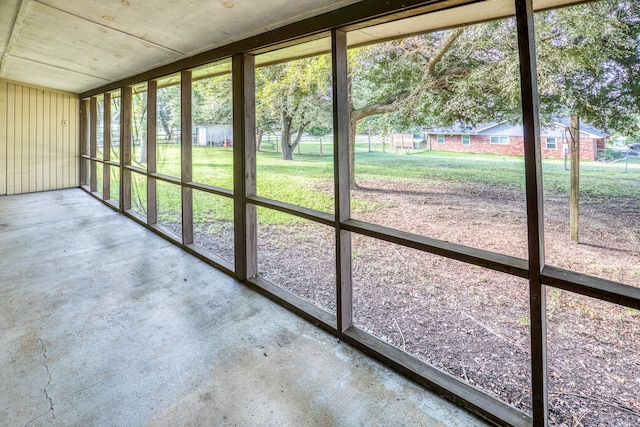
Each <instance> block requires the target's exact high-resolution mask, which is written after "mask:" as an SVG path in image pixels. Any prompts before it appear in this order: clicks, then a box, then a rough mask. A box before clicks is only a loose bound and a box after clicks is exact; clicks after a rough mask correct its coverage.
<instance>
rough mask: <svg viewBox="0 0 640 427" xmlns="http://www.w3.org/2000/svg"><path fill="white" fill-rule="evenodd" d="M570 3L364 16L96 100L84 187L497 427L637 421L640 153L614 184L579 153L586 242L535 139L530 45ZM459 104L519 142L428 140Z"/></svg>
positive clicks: (537, 111) (131, 84)
mask: <svg viewBox="0 0 640 427" xmlns="http://www.w3.org/2000/svg"><path fill="white" fill-rule="evenodd" d="M534 6H536V7H537V8H539V9H546V7H548V6H551V4H549V5H546V4H537V5H536V4H534ZM580 7H582V6H571V7H570V8H569V9H567V10H566V11H565V12H557V11H556V10H551V11H540V12H536V13H535V14H534V12H533V8H532V4H531V2H527V1H520V0H518V1H516V2H514V3H510V2H504V1H486V2H479V3H477V4H470V5H462V6H459V7H455V8H452V7H450V5H448V6H447V8H444V7H443V6H439V5H438V3H436V4H431V5H424V4H421V5H420V8H417V9H415V10H410V11H403V12H402V13H399V12H400V11H398V10H393V11H388V10H387V11H384V13H382V12H380V11H379V12H380V13H381V14H382V15H385V17H384V18H380V19H376V20H375V21H373V20H370V21H368V20H367V19H365V18H373V17H374V12H375V11H371V12H362V11H361V12H360V16H358V17H348V18H345V19H352V21H349V22H345V23H343V24H341V25H339V26H336V23H335V22H334V21H329V20H323V19H317V20H315V21H313V22H314V23H315V24H316V27H314V29H313V30H312V29H308V30H309V31H312V33H310V34H307V33H306V32H305V30H304V29H301V28H298V27H296V28H293V29H290V31H291V32H294V33H295V35H296V37H297V38H299V40H298V41H296V37H291V34H289V33H287V32H286V31H282V32H279V33H278V32H275V33H273V34H271V35H270V37H272V39H269V40H270V42H266V41H265V44H264V45H261V46H255V47H254V48H252V49H243V48H241V45H240V47H238V46H234V45H231V46H229V47H227V48H224V49H220V50H216V51H212V52H211V53H209V54H208V55H205V56H203V57H194V58H191V59H190V60H189V61H186V62H182V63H177V64H174V65H173V66H172V67H169V69H167V68H163V69H160V70H158V71H157V72H155V74H154V72H152V73H148V74H146V75H145V76H140V77H145V78H144V79H142V78H140V79H138V80H137V79H136V78H132V79H129V80H127V81H125V82H121V85H120V86H118V84H115V85H110V86H108V87H105V88H102V89H99V90H96V91H92V92H89V93H86V94H83V99H82V101H81V123H82V125H81V150H82V151H81V152H82V153H83V154H82V156H81V161H82V165H83V168H82V176H81V182H82V184H83V188H85V189H86V190H87V191H88V192H90V193H91V194H93V195H94V196H96V197H98V198H100V199H101V200H103V201H104V202H105V203H107V204H109V205H110V206H112V207H113V208H114V209H118V210H120V211H121V212H122V213H124V214H125V215H127V216H129V217H130V218H131V219H133V220H135V221H138V222H139V223H141V224H143V225H145V226H147V227H149V228H150V229H152V230H154V231H155V232H157V233H159V234H161V235H163V236H164V237H165V238H167V239H169V240H171V241H173V242H174V243H176V244H178V245H180V246H181V247H183V248H184V249H185V250H187V251H188V252H190V253H192V254H194V255H196V256H198V257H200V258H202V259H204V260H206V261H207V262H209V263H210V264H211V265H212V266H214V267H216V268H219V269H222V270H223V271H225V272H227V273H229V274H231V275H233V276H234V277H236V278H237V279H239V280H241V281H244V282H245V283H247V284H248V285H250V286H252V287H253V288H255V289H256V290H258V291H259V292H262V293H265V294H267V295H268V296H270V297H271V298H273V299H275V300H276V301H278V302H280V303H281V304H283V305H285V306H286V307H288V308H289V309H291V310H293V311H294V312H296V313H298V314H299V315H301V316H303V317H305V318H307V319H309V320H310V321H312V322H313V323H315V324H317V325H318V326H319V327H321V328H323V329H326V330H327V331H330V332H331V333H333V334H335V335H336V336H337V337H339V338H340V339H341V340H343V341H345V342H347V343H350V344H352V345H354V346H356V347H358V348H361V349H363V350H364V351H365V352H367V353H369V354H371V355H373V356H374V357H376V358H378V359H380V360H382V361H383V362H385V363H387V364H389V365H391V366H392V367H393V368H395V369H397V370H399V371H401V372H402V373H404V374H406V375H407V376H409V377H411V378H413V379H415V380H416V381H418V382H420V383H421V384H423V385H425V386H426V387H428V388H432V389H435V390H436V391H438V392H440V393H442V394H444V395H445V396H447V397H449V398H451V399H453V400H454V401H456V402H458V403H460V404H461V405H463V406H465V407H466V408H468V409H470V410H472V411H474V412H476V413H478V414H480V415H481V416H483V417H485V418H487V419H489V420H491V421H493V422H495V423H497V424H505V425H532V424H533V425H569V423H572V422H575V420H576V419H577V418H576V417H578V418H579V420H580V421H579V422H583V423H584V424H585V425H598V423H601V422H603V420H605V422H608V420H618V421H617V422H619V423H620V424H619V425H630V424H633V423H636V422H639V421H640V406H639V405H640V403H639V402H638V401H637V400H636V399H637V396H638V392H639V390H640V389H639V388H640V377H638V372H640V355H638V351H637V348H638V344H640V342H639V340H640V338H639V336H640V317H639V316H638V311H637V310H638V309H640V292H639V289H638V286H640V270H639V269H638V268H639V267H638V266H637V263H636V265H631V264H632V263H631V264H630V265H628V266H627V267H622V266H621V265H620V264H617V263H615V262H614V261H613V260H614V259H615V258H616V257H618V258H621V257H624V259H629V260H633V259H635V260H636V261H637V259H638V256H639V254H638V244H637V240H636V241H635V243H634V240H633V239H634V238H636V239H637V236H638V234H637V232H638V231H637V230H638V228H637V222H635V223H634V218H635V219H640V218H638V214H637V212H639V211H640V204H639V200H638V199H637V197H636V196H635V195H634V192H635V193H637V191H636V190H637V189H640V169H638V167H640V164H639V165H636V164H635V163H634V159H632V163H631V169H629V168H628V164H627V172H625V173H626V175H624V178H625V186H626V187H624V188H623V187H620V188H619V189H618V190H615V189H613V190H611V189H612V188H614V185H616V184H612V183H608V181H607V182H605V181H604V176H605V175H611V174H613V175H616V174H620V173H622V172H621V170H619V169H602V168H600V169H599V166H598V165H597V164H584V165H582V166H581V168H583V169H581V170H584V171H585V172H584V175H583V184H582V185H583V187H582V188H585V189H586V190H585V191H583V194H586V195H585V196H583V199H582V202H581V203H582V205H581V206H582V208H583V209H585V210H586V211H587V212H590V214H589V219H585V220H582V223H581V224H582V225H581V227H582V229H581V230H583V236H582V240H581V241H579V242H574V241H571V239H570V232H569V229H570V225H569V217H570V214H569V205H570V202H569V199H570V197H569V192H570V191H569V186H570V183H569V180H570V177H569V173H568V172H567V173H565V172H566V171H565V169H563V168H562V167H561V165H562V164H561V163H544V162H543V161H542V159H541V155H540V152H541V147H540V144H541V143H540V141H541V129H542V128H544V124H545V123H546V122H545V114H546V111H547V109H550V108H552V107H553V106H552V105H551V101H552V100H553V99H552V97H551V96H547V95H549V94H550V93H552V89H553V88H551V87H548V86H547V82H548V81H549V80H548V79H547V77H546V76H545V75H544V74H543V73H547V72H549V70H550V69H553V68H554V66H557V64H555V63H550V62H545V61H551V59H552V56H551V55H550V54H548V52H547V51H546V50H543V49H542V47H541V48H540V49H538V50H537V49H536V38H538V39H546V37H547V36H546V35H545V34H543V32H544V31H552V30H553V28H554V27H553V26H552V21H553V20H554V19H556V20H559V21H561V20H562V19H567V18H566V16H559V17H558V16H556V15H558V14H560V15H561V14H562V13H568V14H571V13H574V14H579V13H590V12H589V10H587V11H586V12H581V11H580V10H579V9H576V8H580ZM596 7H598V6H596ZM392 12H395V13H397V14H394V13H392ZM591 12H593V11H591ZM367 13H371V15H367ZM585 16H586V15H585ZM347 24H348V25H347ZM605 30H606V29H605V28H604V27H603V28H600V29H595V30H594V31H595V32H596V33H597V32H598V31H603V32H604V31H605ZM536 31H538V32H539V33H536ZM549 37H551V36H549ZM567 37H569V36H567ZM562 40H564V39H563V38H562V37H560V38H559V39H558V40H557V46H556V48H558V49H560V47H561V46H560V44H561V42H562ZM285 41H286V43H284V44H279V43H278V42H285ZM636 48H637V46H636ZM550 58H551V59H550ZM539 69H540V71H539ZM163 71H164V73H163ZM555 72H556V73H557V74H554V76H563V75H564V74H562V73H569V71H567V70H557V68H556V71H555ZM481 73H484V74H481ZM567 75H568V74H567ZM461 76H464V79H462V78H461ZM538 81H540V85H539V84H538ZM488 105H491V108H484V109H481V108H479V106H485V107H486V106H488ZM452 118H455V120H454V119H452ZM456 120H457V122H456ZM464 120H467V122H469V123H470V122H473V121H483V120H487V121H488V120H493V121H495V122H501V121H505V122H509V123H518V124H520V126H521V129H522V136H521V137H522V139H523V144H522V145H521V146H519V147H516V148H514V150H513V153H512V154H511V155H509V156H502V155H497V156H496V155H494V156H492V155H491V154H490V153H487V154H486V155H485V154H481V155H475V154H465V153H462V154H460V153H456V155H455V156H458V155H462V156H463V157H455V156H454V155H453V154H447V153H445V154H442V152H440V151H437V152H436V151H432V150H429V149H428V145H427V139H426V138H425V134H426V133H427V130H428V129H433V128H442V127H447V126H451V125H452V123H454V122H455V123H459V122H463V121H464ZM568 129H569V128H568ZM407 134H409V136H406V135H407ZM398 135H400V136H398ZM403 135H404V136H403ZM491 137H492V138H493V136H491ZM499 137H504V136H502V135H496V136H495V138H499ZM505 138H506V137H505ZM398 140H400V141H403V142H402V143H401V144H400V145H399V144H398V143H397V141H398ZM405 140H407V141H410V144H409V143H407V144H405V142H404V141H405ZM488 140H489V139H488ZM460 141H461V142H460V143H461V144H462V143H463V140H462V139H461V140H460ZM505 141H507V140H506V139H505ZM467 143H471V144H473V143H474V142H473V141H471V142H469V141H467ZM464 156H466V157H464ZM554 161H555V160H554ZM558 162H559V161H558ZM615 167H617V166H615ZM574 168H575V166H574ZM629 171H630V172H629ZM584 180H586V181H584ZM589 180H593V184H590V181H589ZM585 182H586V184H585ZM585 185H587V187H584V186H585ZM591 185H592V186H591ZM543 187H544V191H543ZM615 188H618V187H615ZM614 202H615V203H618V204H619V206H620V209H619V210H617V211H615V210H611V211H608V210H606V209H604V208H602V206H610V205H611V204H612V203H614ZM598 206H600V208H599V207H598ZM623 211H624V212H627V213H628V215H626V216H623V215H622V214H621V212H623ZM597 215H599V216H598V218H599V220H598V221H596V220H593V217H594V216H597ZM613 218H615V219H616V221H621V222H620V223H621V224H623V225H621V226H620V229H621V230H624V232H621V233H620V234H619V235H618V234H616V235H615V236H618V237H615V238H612V239H611V240H607V239H603V238H598V236H599V235H600V236H601V235H602V234H598V233H604V232H605V230H604V229H603V227H602V224H603V223H604V222H607V221H610V220H612V219H613ZM625 221H626V222H625ZM634 233H635V234H634ZM547 236H549V238H548V239H547V238H546V237H547ZM634 236H636V237H634ZM545 249H546V251H547V254H548V255H545ZM603 337H606V338H603ZM585 349H586V352H585V351H583V350H585ZM585 353H587V354H585ZM579 355H582V356H581V357H578V356H579ZM587 366H588V367H589V369H587ZM581 372H582V373H581ZM611 425H613V424H611Z"/></svg>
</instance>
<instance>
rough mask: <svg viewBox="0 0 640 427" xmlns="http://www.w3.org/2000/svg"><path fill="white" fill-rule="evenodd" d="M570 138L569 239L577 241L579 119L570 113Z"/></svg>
mask: <svg viewBox="0 0 640 427" xmlns="http://www.w3.org/2000/svg"><path fill="white" fill-rule="evenodd" d="M569 135H570V138H569V139H570V140H571V195H570V197H569V233H570V235H571V241H572V242H576V243H578V217H579V206H580V120H579V118H578V115H577V114H572V115H571V123H570V125H569Z"/></svg>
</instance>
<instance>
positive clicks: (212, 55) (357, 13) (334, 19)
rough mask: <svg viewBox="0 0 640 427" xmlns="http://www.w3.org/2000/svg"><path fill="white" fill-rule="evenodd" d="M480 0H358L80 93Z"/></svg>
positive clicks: (139, 80)
mask: <svg viewBox="0 0 640 427" xmlns="http://www.w3.org/2000/svg"><path fill="white" fill-rule="evenodd" d="M477 1H478V0H385V1H379V2H375V1H374V2H371V1H369V2H357V3H354V4H352V5H349V6H346V7H343V8H340V9H337V10H333V11H330V12H327V13H324V14H322V15H319V16H314V17H311V18H308V19H304V20H302V21H298V22H294V23H292V24H288V25H285V26H283V27H280V28H276V29H274V30H271V31H267V32H265V33H262V34H257V35H255V36H251V37H248V38H246V39H243V40H239V41H237V42H233V43H230V44H228V45H225V46H221V47H218V48H215V49H212V50H209V51H206V52H202V53H199V54H197V55H194V56H191V57H188V58H184V59H181V60H179V61H176V62H173V63H171V64H167V65H164V66H161V67H158V68H155V69H153V70H149V71H145V72H143V73H140V74H137V75H135V76H131V77H128V78H126V79H123V80H119V81H116V82H112V83H109V84H106V85H104V86H101V87H98V88H95V89H92V90H90V91H87V92H84V93H81V94H80V96H81V97H83V98H85V97H88V96H92V95H95V94H98V93H102V92H107V91H110V90H113V89H116V88H118V87H121V86H128V85H133V84H136V83H139V82H143V81H146V80H150V79H155V78H159V77H163V76H167V75H169V74H173V73H176V72H179V71H181V70H185V69H188V68H193V67H197V66H199V65H203V64H206V63H208V62H213V61H217V60H219V59H224V58H229V57H232V56H234V55H241V54H249V53H251V54H255V53H257V51H261V52H262V51H264V50H265V49H268V48H272V47H274V46H278V47H280V46H286V45H291V44H294V43H295V44H297V43H300V41H301V38H306V39H308V40H313V39H317V38H320V37H325V36H326V35H327V33H328V32H329V31H330V30H331V29H334V28H342V27H344V26H350V27H351V28H355V26H358V25H359V24H361V25H363V26H369V25H374V24H381V23H384V22H389V21H394V20H397V19H400V18H402V17H408V16H412V15H415V14H418V13H427V12H433V11H436V10H441V9H447V8H451V7H454V6H460V5H464V4H470V3H475V2H477Z"/></svg>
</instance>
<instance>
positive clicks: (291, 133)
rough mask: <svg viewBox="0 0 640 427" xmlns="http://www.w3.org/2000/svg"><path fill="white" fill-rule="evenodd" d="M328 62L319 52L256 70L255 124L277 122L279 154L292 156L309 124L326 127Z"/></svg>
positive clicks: (266, 124)
mask: <svg viewBox="0 0 640 427" xmlns="http://www.w3.org/2000/svg"><path fill="white" fill-rule="evenodd" d="M330 77H331V62H330V57H329V55H320V56H314V57H310V58H303V59H298V60H294V61H288V62H284V63H280V64H274V65H270V66H266V67H262V68H259V69H258V70H257V72H256V103H257V107H256V111H257V116H258V117H257V127H258V129H265V128H269V127H273V125H274V123H275V122H279V125H280V134H281V139H280V144H281V147H282V158H283V159H284V160H292V159H293V152H294V150H295V148H296V147H297V146H298V144H299V143H300V139H301V138H302V134H303V133H304V132H305V130H306V129H308V128H309V127H310V126H314V127H328V126H327V124H326V123H327V121H328V120H330V112H331V94H330V90H331V83H330Z"/></svg>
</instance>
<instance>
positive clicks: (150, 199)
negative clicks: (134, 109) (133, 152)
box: [147, 80, 158, 224]
mask: <svg viewBox="0 0 640 427" xmlns="http://www.w3.org/2000/svg"><path fill="white" fill-rule="evenodd" d="M157 113H158V82H157V81H156V80H149V81H148V82H147V172H148V173H149V176H147V223H148V224H156V223H157V222H158V205H157V196H156V194H157V192H156V189H157V183H156V180H155V179H154V178H153V177H151V176H150V175H151V174H154V173H156V168H157V163H158V160H157V149H156V143H157V142H156V141H157Z"/></svg>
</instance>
